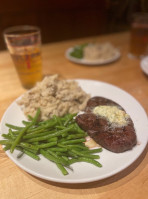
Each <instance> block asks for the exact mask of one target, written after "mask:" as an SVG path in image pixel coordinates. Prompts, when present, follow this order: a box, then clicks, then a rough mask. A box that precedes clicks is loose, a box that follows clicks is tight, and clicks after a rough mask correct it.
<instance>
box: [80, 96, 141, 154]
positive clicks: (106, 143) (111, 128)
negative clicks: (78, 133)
mask: <svg viewBox="0 0 148 199" xmlns="http://www.w3.org/2000/svg"><path fill="white" fill-rule="evenodd" d="M97 106H114V107H118V109H120V110H122V111H123V110H124V109H123V108H122V107H121V106H120V105H119V104H117V103H115V102H113V101H111V100H109V99H106V98H102V97H93V98H91V99H90V100H89V101H88V103H87V106H86V109H85V111H86V112H85V113H84V114H81V115H78V116H77V117H76V122H77V123H78V125H79V126H80V127H81V128H82V129H83V130H85V131H86V132H87V133H88V135H89V136H90V137H91V138H93V139H94V140H95V142H96V143H98V144H99V145H101V146H102V147H104V148H106V149H108V150H110V151H112V152H115V153H121V152H124V151H127V150H130V149H132V148H133V146H134V145H135V144H136V143H137V139H136V134H135V129H134V125H133V122H132V120H131V118H130V117H129V116H128V118H127V119H126V124H124V125H116V124H114V123H111V122H110V121H109V120H108V118H106V117H103V116H102V115H101V116H100V115H96V114H94V112H93V110H94V108H95V107H97Z"/></svg>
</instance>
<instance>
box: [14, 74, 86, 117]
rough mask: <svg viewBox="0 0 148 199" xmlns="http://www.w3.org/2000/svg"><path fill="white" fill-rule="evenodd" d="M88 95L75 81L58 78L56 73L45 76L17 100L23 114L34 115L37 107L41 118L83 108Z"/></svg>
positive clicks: (74, 111)
mask: <svg viewBox="0 0 148 199" xmlns="http://www.w3.org/2000/svg"><path fill="white" fill-rule="evenodd" d="M89 98H90V96H89V95H88V94H86V93H85V92H84V91H83V90H82V89H81V88H80V87H79V86H78V84H77V82H76V81H67V80H60V79H59V78H58V75H52V76H47V77H45V78H44V79H43V81H42V82H39V83H37V85H36V86H35V87H34V88H32V89H31V90H29V91H28V92H26V93H25V94H24V95H23V97H22V98H21V99H20V100H18V102H17V103H18V104H19V105H21V106H22V109H23V111H24V113H25V115H31V116H34V115H35V112H36V110H37V108H38V107H40V109H41V120H46V119H49V118H51V117H52V116H53V115H57V116H63V115H65V114H67V113H77V112H79V111H82V110H84V108H85V106H86V103H87V101H88V99H89Z"/></svg>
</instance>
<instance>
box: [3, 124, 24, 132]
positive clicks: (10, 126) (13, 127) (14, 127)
mask: <svg viewBox="0 0 148 199" xmlns="http://www.w3.org/2000/svg"><path fill="white" fill-rule="evenodd" d="M5 125H6V126H7V127H9V128H11V129H14V130H19V131H20V130H22V129H23V128H24V127H19V126H15V125H12V124H8V123H6V124H5Z"/></svg>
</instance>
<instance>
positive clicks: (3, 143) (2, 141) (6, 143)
mask: <svg viewBox="0 0 148 199" xmlns="http://www.w3.org/2000/svg"><path fill="white" fill-rule="evenodd" d="M12 143H13V141H12V140H0V144H2V145H12Z"/></svg>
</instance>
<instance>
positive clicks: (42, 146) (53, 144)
mask: <svg viewBox="0 0 148 199" xmlns="http://www.w3.org/2000/svg"><path fill="white" fill-rule="evenodd" d="M55 145H57V142H49V143H45V144H39V145H37V147H38V148H39V149H43V148H48V147H51V146H55Z"/></svg>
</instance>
